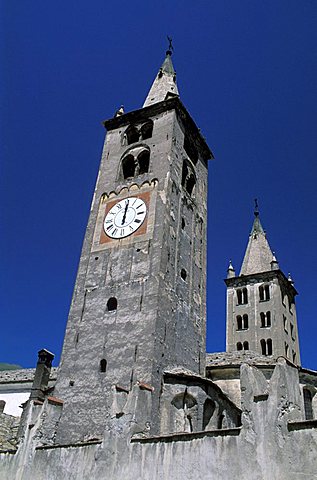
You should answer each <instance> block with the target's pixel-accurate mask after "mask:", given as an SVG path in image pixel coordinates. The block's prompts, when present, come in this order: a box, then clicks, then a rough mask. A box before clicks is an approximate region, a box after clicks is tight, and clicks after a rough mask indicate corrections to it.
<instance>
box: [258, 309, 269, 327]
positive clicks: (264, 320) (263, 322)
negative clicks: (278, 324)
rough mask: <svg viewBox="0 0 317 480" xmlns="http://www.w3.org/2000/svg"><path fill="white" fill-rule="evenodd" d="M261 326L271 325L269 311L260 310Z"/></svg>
mask: <svg viewBox="0 0 317 480" xmlns="http://www.w3.org/2000/svg"><path fill="white" fill-rule="evenodd" d="M260 318H261V328H267V327H270V326H271V312H266V313H264V312H261V313H260Z"/></svg>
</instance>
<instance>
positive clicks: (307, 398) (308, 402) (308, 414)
mask: <svg viewBox="0 0 317 480" xmlns="http://www.w3.org/2000/svg"><path fill="white" fill-rule="evenodd" d="M303 395H304V409H305V419H306V420H313V419H314V413H313V396H312V393H311V391H310V390H308V388H303Z"/></svg>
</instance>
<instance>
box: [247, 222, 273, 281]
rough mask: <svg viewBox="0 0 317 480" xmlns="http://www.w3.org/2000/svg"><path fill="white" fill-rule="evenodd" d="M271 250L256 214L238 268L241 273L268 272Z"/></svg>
mask: <svg viewBox="0 0 317 480" xmlns="http://www.w3.org/2000/svg"><path fill="white" fill-rule="evenodd" d="M272 259H273V252H272V250H271V247H270V245H269V242H268V241H267V238H266V234H265V231H264V230H263V227H262V225H261V222H260V218H259V216H258V214H256V215H255V219H254V222H253V226H252V230H251V233H250V237H249V242H248V245H247V249H246V252H245V255H244V259H243V262H242V267H241V270H240V276H241V275H251V274H253V273H260V272H268V271H269V270H271V261H272Z"/></svg>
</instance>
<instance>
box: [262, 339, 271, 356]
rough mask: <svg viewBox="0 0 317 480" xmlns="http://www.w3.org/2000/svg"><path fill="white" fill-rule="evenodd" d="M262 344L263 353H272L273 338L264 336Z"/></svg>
mask: <svg viewBox="0 0 317 480" xmlns="http://www.w3.org/2000/svg"><path fill="white" fill-rule="evenodd" d="M260 344H261V351H262V355H272V353H273V344H272V339H271V338H268V339H267V340H265V339H264V338H262V340H261V341H260Z"/></svg>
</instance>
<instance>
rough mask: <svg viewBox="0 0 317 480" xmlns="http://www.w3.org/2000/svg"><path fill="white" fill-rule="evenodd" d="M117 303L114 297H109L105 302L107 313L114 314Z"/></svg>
mask: <svg viewBox="0 0 317 480" xmlns="http://www.w3.org/2000/svg"><path fill="white" fill-rule="evenodd" d="M117 306H118V302H117V299H116V298H115V297H110V298H109V300H108V302H107V310H108V312H114V311H115V310H117Z"/></svg>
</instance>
